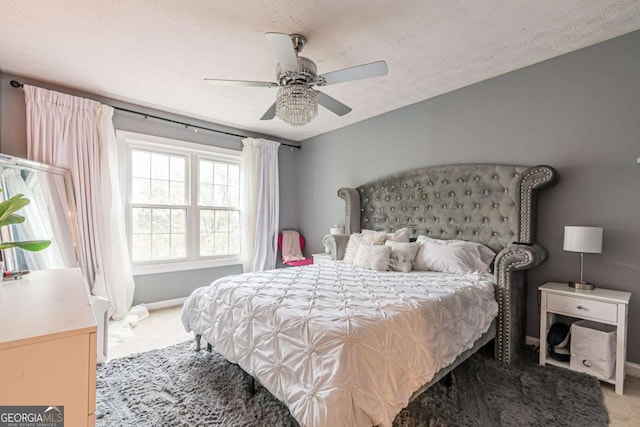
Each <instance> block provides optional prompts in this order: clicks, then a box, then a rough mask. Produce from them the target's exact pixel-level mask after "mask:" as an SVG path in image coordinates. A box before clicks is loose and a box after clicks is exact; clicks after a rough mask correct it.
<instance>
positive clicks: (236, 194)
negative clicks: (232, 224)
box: [227, 187, 240, 208]
mask: <svg viewBox="0 0 640 427" xmlns="http://www.w3.org/2000/svg"><path fill="white" fill-rule="evenodd" d="M228 196H229V204H228V205H227V206H229V207H230V208H239V207H240V187H229V194H228Z"/></svg>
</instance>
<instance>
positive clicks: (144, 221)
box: [131, 208, 151, 234]
mask: <svg viewBox="0 0 640 427" xmlns="http://www.w3.org/2000/svg"><path fill="white" fill-rule="evenodd" d="M131 232H132V233H134V234H136V233H151V209H149V208H133V209H131Z"/></svg>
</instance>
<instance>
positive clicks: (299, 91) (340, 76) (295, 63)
mask: <svg viewBox="0 0 640 427" xmlns="http://www.w3.org/2000/svg"><path fill="white" fill-rule="evenodd" d="M266 36H267V40H268V41H269V44H270V45H271V47H272V48H273V51H274V53H275V55H276V58H277V59H278V66H277V67H276V80H277V81H276V82H259V81H247V80H219V79H204V80H205V81H206V82H207V83H211V84H214V85H220V86H252V87H266V88H273V87H278V88H280V89H278V94H277V96H276V102H274V103H273V105H271V107H269V109H268V110H267V111H266V112H265V113H264V115H263V116H262V117H261V118H260V120H271V119H273V118H274V117H276V116H277V117H278V118H280V119H282V120H283V121H285V122H286V123H289V124H290V125H292V126H304V125H305V124H307V123H309V122H310V121H311V120H313V119H314V118H315V117H316V116H317V115H318V104H320V105H322V106H323V107H324V108H326V109H327V110H329V111H331V112H333V113H335V114H337V115H338V116H344V115H345V114H347V113H349V112H350V111H351V108H350V107H348V106H346V105H344V104H343V103H342V102H340V101H338V100H337V99H335V98H332V97H331V96H329V95H327V94H326V93H323V92H320V91H318V90H315V89H314V88H313V87H314V86H327V85H332V84H337V83H344V82H349V81H352V80H361V79H366V78H370V77H377V76H384V75H386V74H387V63H386V62H384V61H376V62H372V63H370V64H363V65H358V66H355V67H350V68H345V69H342V70H337V71H332V72H330V73H326V74H320V75H318V72H317V67H316V64H315V63H314V62H313V61H312V60H310V59H309V58H305V57H303V56H299V54H300V52H301V51H302V48H303V47H304V45H305V43H306V41H307V39H306V38H305V37H304V36H301V35H300V34H291V35H289V34H282V33H267V34H266Z"/></svg>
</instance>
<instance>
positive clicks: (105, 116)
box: [24, 85, 134, 319]
mask: <svg viewBox="0 0 640 427" xmlns="http://www.w3.org/2000/svg"><path fill="white" fill-rule="evenodd" d="M24 93H25V101H26V104H27V157H28V158H29V159H31V160H35V161H38V162H42V163H48V164H51V165H55V166H59V167H63V168H66V169H68V170H69V171H70V172H71V179H72V181H73V188H74V194H75V199H76V210H77V212H76V216H77V223H78V233H77V235H78V241H77V242H76V243H77V247H78V252H79V253H80V260H79V261H80V267H81V269H82V271H83V273H84V275H85V277H86V279H87V281H88V283H89V288H90V290H91V293H92V294H93V295H97V296H100V297H104V298H107V299H108V300H109V304H110V310H109V314H110V315H111V316H112V317H113V318H115V319H119V318H122V317H124V316H125V315H126V313H127V311H128V309H129V307H130V306H131V303H132V300H133V290H134V283H133V277H132V275H131V265H130V262H129V255H128V250H127V245H126V235H125V232H126V231H125V228H124V220H123V218H122V215H123V214H122V212H123V211H122V210H120V211H116V209H118V208H120V202H119V200H120V197H119V194H118V193H119V188H120V187H119V186H118V184H117V178H118V176H117V169H116V168H117V165H116V163H115V155H114V151H115V149H116V148H115V136H114V131H113V124H112V122H111V117H112V115H113V108H111V107H109V106H106V105H102V104H100V103H98V102H95V101H92V100H89V99H84V98H78V97H75V96H71V95H66V94H62V93H59V92H54V91H50V90H46V89H41V88H37V87H34V86H28V85H25V86H24Z"/></svg>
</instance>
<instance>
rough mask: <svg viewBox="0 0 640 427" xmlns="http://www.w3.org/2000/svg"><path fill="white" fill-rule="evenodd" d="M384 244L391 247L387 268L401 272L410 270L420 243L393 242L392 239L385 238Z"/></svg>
mask: <svg viewBox="0 0 640 427" xmlns="http://www.w3.org/2000/svg"><path fill="white" fill-rule="evenodd" d="M407 237H408V235H407ZM384 244H385V245H386V246H389V247H390V248H391V256H390V257H389V269H391V270H393V271H402V272H403V273H408V272H410V271H411V268H412V266H413V260H414V258H415V257H416V254H417V253H418V247H419V246H420V245H419V244H418V243H406V242H394V241H392V240H387V241H386V242H384Z"/></svg>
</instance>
